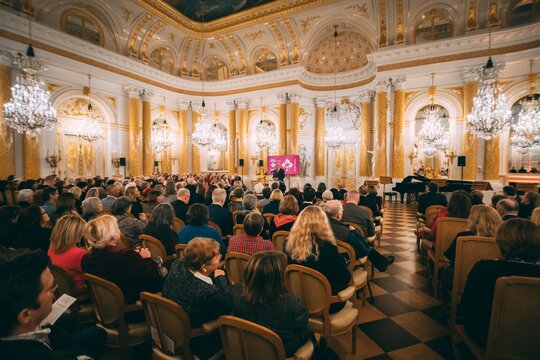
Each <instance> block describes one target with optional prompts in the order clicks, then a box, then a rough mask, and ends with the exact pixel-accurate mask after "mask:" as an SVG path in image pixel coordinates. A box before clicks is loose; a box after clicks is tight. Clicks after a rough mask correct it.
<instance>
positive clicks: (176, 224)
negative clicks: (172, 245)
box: [171, 217, 186, 234]
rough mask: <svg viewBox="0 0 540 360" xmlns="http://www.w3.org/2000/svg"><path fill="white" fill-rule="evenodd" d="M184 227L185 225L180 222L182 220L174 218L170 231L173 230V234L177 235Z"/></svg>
mask: <svg viewBox="0 0 540 360" xmlns="http://www.w3.org/2000/svg"><path fill="white" fill-rule="evenodd" d="M184 226H186V223H185V222H183V221H182V219H179V218H177V217H175V218H174V219H173V224H172V226H171V227H172V229H173V230H174V232H175V233H177V234H178V233H179V232H180V230H182V228H183V227H184Z"/></svg>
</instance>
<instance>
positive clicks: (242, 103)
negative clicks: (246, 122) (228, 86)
mask: <svg viewBox="0 0 540 360" xmlns="http://www.w3.org/2000/svg"><path fill="white" fill-rule="evenodd" d="M236 103H237V104H238V108H239V109H242V110H247V108H248V107H249V99H238V100H237V102H236Z"/></svg>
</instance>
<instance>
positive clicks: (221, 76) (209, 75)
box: [204, 56, 229, 81]
mask: <svg viewBox="0 0 540 360" xmlns="http://www.w3.org/2000/svg"><path fill="white" fill-rule="evenodd" d="M205 68H206V69H205V72H204V75H205V76H204V78H205V80H210V81H218V80H225V79H228V78H229V68H228V67H227V64H225V62H224V61H223V60H221V59H220V58H219V57H217V56H214V57H212V58H210V59H209V60H208V61H207V62H206V66H205Z"/></svg>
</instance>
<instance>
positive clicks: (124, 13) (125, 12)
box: [122, 6, 133, 22]
mask: <svg viewBox="0 0 540 360" xmlns="http://www.w3.org/2000/svg"><path fill="white" fill-rule="evenodd" d="M132 14H133V11H131V10H129V9H128V8H127V7H125V6H122V18H123V19H124V21H125V22H128V21H129V20H130V19H131V15H132Z"/></svg>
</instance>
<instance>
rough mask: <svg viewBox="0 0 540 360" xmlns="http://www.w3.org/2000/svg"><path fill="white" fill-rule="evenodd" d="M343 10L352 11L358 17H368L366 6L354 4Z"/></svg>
mask: <svg viewBox="0 0 540 360" xmlns="http://www.w3.org/2000/svg"><path fill="white" fill-rule="evenodd" d="M398 1H399V0H398ZM345 10H353V11H355V12H356V13H357V14H358V15H360V16H365V17H369V13H368V7H367V4H362V5H360V4H355V5H351V6H347V7H346V8H345Z"/></svg>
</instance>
